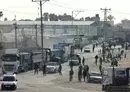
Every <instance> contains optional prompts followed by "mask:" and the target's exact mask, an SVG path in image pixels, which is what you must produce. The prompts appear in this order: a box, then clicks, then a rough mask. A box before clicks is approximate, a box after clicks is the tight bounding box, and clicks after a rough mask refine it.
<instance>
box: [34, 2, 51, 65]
mask: <svg viewBox="0 0 130 92" xmlns="http://www.w3.org/2000/svg"><path fill="white" fill-rule="evenodd" d="M43 1H44V2H43ZM46 1H49V0H32V2H40V16H41V53H42V62H41V63H42V65H44V64H45V63H46V62H44V54H43V53H44V52H43V49H44V48H43V31H44V30H43V17H42V5H43V4H44V3H45V2H46Z"/></svg>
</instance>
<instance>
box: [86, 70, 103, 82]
mask: <svg viewBox="0 0 130 92" xmlns="http://www.w3.org/2000/svg"><path fill="white" fill-rule="evenodd" d="M101 82H102V76H101V74H100V72H90V73H89V77H88V83H101Z"/></svg>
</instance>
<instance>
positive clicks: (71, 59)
mask: <svg viewBox="0 0 130 92" xmlns="http://www.w3.org/2000/svg"><path fill="white" fill-rule="evenodd" d="M68 62H69V65H70V63H71V62H72V63H73V65H74V66H77V65H79V55H76V54H74V55H72V56H69V57H68Z"/></svg>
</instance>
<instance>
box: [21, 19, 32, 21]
mask: <svg viewBox="0 0 130 92" xmlns="http://www.w3.org/2000/svg"><path fill="white" fill-rule="evenodd" d="M19 21H32V20H31V19H20V20H19Z"/></svg>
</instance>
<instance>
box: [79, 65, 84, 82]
mask: <svg viewBox="0 0 130 92" xmlns="http://www.w3.org/2000/svg"><path fill="white" fill-rule="evenodd" d="M82 68H83V67H82V65H80V66H79V70H78V81H80V82H81V79H82Z"/></svg>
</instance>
